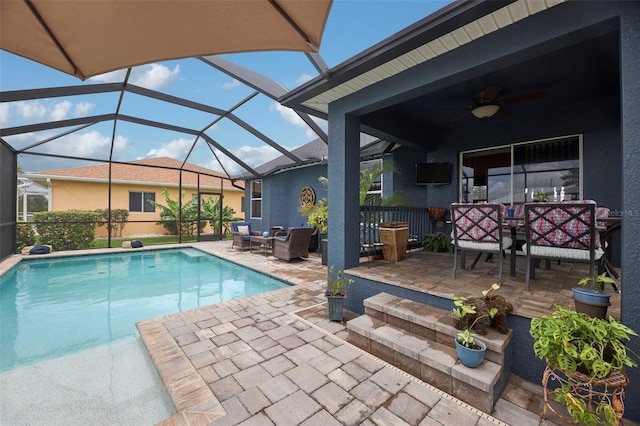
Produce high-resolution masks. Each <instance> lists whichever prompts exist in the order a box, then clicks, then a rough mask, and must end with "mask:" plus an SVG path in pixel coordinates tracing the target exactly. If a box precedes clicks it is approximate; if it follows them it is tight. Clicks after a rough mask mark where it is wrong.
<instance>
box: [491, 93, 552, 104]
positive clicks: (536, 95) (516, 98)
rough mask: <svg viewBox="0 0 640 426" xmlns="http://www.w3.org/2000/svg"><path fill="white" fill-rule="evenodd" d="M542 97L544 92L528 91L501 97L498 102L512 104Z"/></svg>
mask: <svg viewBox="0 0 640 426" xmlns="http://www.w3.org/2000/svg"><path fill="white" fill-rule="evenodd" d="M543 97H544V92H533V93H529V94H526V95H520V96H512V97H510V98H506V99H503V100H502V101H501V102H500V103H502V104H512V103H515V102H522V101H533V100H536V99H540V98H543Z"/></svg>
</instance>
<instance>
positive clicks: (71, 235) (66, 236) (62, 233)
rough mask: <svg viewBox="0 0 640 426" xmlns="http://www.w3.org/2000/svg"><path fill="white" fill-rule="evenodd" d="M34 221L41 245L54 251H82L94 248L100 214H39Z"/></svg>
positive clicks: (65, 212)
mask: <svg viewBox="0 0 640 426" xmlns="http://www.w3.org/2000/svg"><path fill="white" fill-rule="evenodd" d="M33 220H34V225H35V228H36V230H37V231H38V234H40V244H49V245H51V246H52V247H53V249H54V250H56V251H58V250H81V249H86V248H90V247H93V244H94V241H93V240H94V239H95V236H96V227H97V224H98V214H97V213H95V212H90V211H81V210H68V211H63V212H38V213H34V214H33Z"/></svg>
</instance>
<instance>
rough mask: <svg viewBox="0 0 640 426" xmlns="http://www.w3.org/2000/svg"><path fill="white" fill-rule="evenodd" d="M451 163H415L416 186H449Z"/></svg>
mask: <svg viewBox="0 0 640 426" xmlns="http://www.w3.org/2000/svg"><path fill="white" fill-rule="evenodd" d="M450 183H451V163H416V185H449V184H450Z"/></svg>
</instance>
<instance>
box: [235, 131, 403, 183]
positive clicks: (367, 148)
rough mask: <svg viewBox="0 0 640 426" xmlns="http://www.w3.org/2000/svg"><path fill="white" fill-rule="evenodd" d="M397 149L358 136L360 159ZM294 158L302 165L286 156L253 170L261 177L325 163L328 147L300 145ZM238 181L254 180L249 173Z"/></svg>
mask: <svg viewBox="0 0 640 426" xmlns="http://www.w3.org/2000/svg"><path fill="white" fill-rule="evenodd" d="M395 148H397V146H396V144H394V143H391V142H388V141H385V140H382V139H379V138H376V137H374V136H371V135H367V134H366V133H361V134H360V158H361V159H371V158H377V157H380V156H381V155H382V154H384V153H386V152H390V151H392V150H394V149H395ZM291 153H293V154H294V155H295V156H296V157H298V158H301V159H302V160H304V164H303V165H298V164H296V163H294V162H293V161H291V159H290V158H288V157H287V156H286V155H281V156H280V157H277V158H274V159H273V160H271V161H268V162H266V163H264V164H262V165H261V166H258V167H256V168H255V170H256V171H257V172H258V173H260V175H261V176H266V175H270V174H274V173H277V172H280V171H283V170H288V169H293V168H299V167H305V166H309V165H315V164H322V163H326V162H327V157H328V153H329V147H328V146H327V144H326V143H325V142H324V141H323V140H322V139H320V138H318V139H314V140H312V141H311V142H309V143H307V144H305V145H302V146H300V147H298V148H296V149H294V150H292V151H291ZM239 179H255V176H254V175H252V174H250V173H245V174H243V175H240V176H239Z"/></svg>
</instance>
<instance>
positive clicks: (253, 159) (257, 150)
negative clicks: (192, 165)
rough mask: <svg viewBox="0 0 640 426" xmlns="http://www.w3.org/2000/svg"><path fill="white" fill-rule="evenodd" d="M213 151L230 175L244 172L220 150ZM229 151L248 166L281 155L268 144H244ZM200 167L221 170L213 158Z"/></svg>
mask: <svg viewBox="0 0 640 426" xmlns="http://www.w3.org/2000/svg"><path fill="white" fill-rule="evenodd" d="M294 148H295V147H285V149H288V150H292V149H294ZM215 152H216V156H217V157H218V158H219V159H220V162H221V163H222V165H223V166H224V169H225V170H226V171H227V173H229V174H230V175H231V176H234V175H238V174H242V173H245V172H246V170H244V168H243V167H242V166H240V165H239V164H238V163H236V162H235V161H234V160H232V159H231V158H229V157H227V156H226V155H225V154H224V153H222V152H221V151H219V150H216V151H215ZM231 152H232V153H233V155H235V156H236V157H237V158H239V159H241V160H242V161H244V163H245V164H247V165H248V166H250V167H257V166H260V165H262V164H264V163H266V162H269V161H271V160H273V159H274V158H277V157H279V156H281V155H282V154H281V153H280V152H279V151H277V150H275V149H274V148H272V147H270V146H268V145H265V146H260V147H254V146H248V145H244V146H242V147H240V148H238V149H236V150H233V151H231ZM202 167H207V168H209V169H212V170H217V171H219V172H223V170H222V168H221V167H220V164H219V163H218V161H217V160H216V159H215V158H212V159H211V160H210V161H208V162H207V163H205V164H203V165H202Z"/></svg>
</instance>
